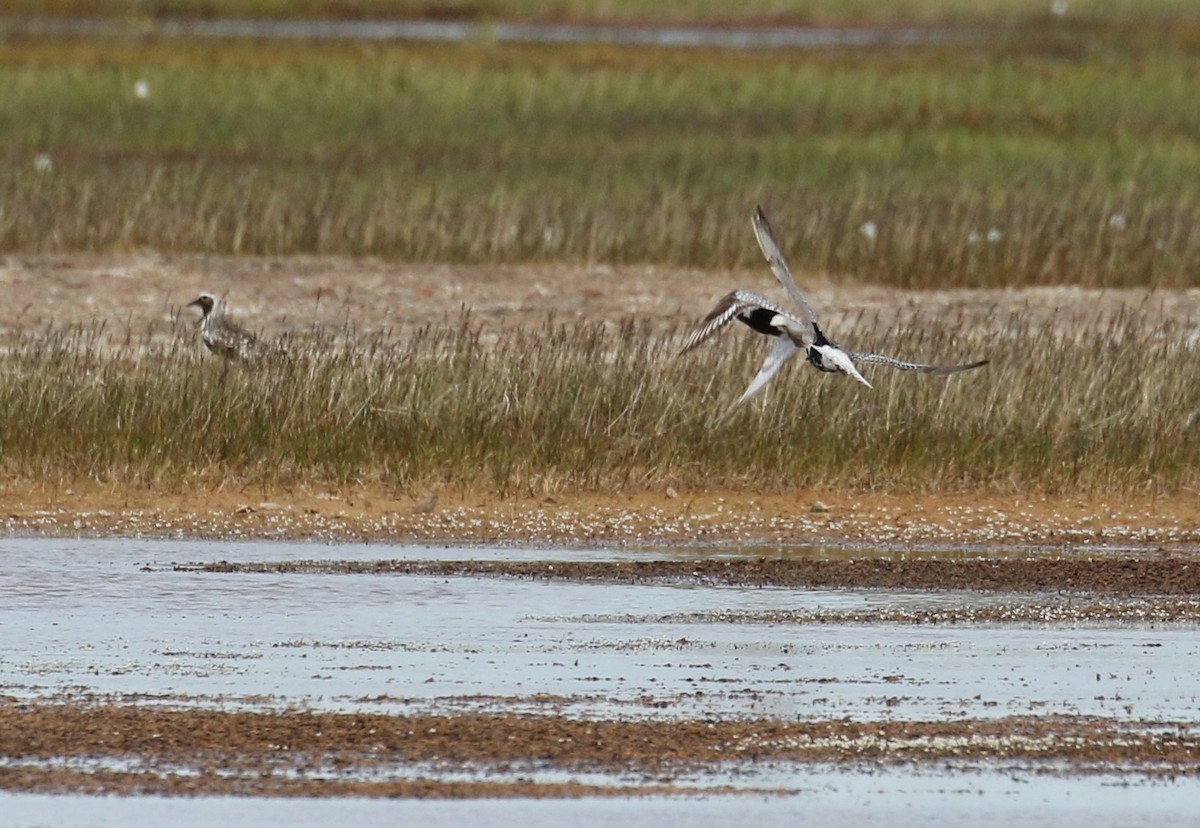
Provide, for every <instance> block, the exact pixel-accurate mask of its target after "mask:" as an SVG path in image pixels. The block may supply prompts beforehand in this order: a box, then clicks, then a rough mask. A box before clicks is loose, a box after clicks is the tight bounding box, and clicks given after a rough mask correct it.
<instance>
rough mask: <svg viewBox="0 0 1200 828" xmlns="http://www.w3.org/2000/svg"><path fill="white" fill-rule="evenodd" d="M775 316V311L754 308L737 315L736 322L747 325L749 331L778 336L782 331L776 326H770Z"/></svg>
mask: <svg viewBox="0 0 1200 828" xmlns="http://www.w3.org/2000/svg"><path fill="white" fill-rule="evenodd" d="M775 316H776V313H775V311H771V310H767V309H766V308H755V309H754V310H751V311H746V312H744V313H739V314H738V321H739V322H741V323H743V324H745V325H748V326H749V327H750V328H751V330H754V331H757V332H758V333H760V334H766V335H767V336H779V335H780V334H782V333H783V331H782V330H781V329H780V328H779V327H778V326H776V325H772V324H771V320H772V319H774V318H775Z"/></svg>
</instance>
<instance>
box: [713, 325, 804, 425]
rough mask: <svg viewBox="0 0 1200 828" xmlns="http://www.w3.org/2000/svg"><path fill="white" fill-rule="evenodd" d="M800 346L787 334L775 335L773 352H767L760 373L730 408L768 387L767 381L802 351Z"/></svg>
mask: <svg viewBox="0 0 1200 828" xmlns="http://www.w3.org/2000/svg"><path fill="white" fill-rule="evenodd" d="M800 350H801V349H800V346H799V345H797V344H796V343H795V342H793V341H792V340H791V338H789V337H786V336H777V337H775V344H774V345H772V346H771V353H769V354H767V358H766V359H764V360H763V364H762V367H761V368H759V369H758V375H757V376H755V377H754V379H753V380H752V381H751V383H750V387H749V388H747V389H746V393H744V394H742V396H741V397H739V398H738V401H737V402H735V403H734V404H733V406H732V407H731V408H730V410H731V411H732V410H733V409H734V408H737V407H738V406H740V405H742V404H743V403H745V402H746V401H747V400H749V399H750V398H751V397H753V396H754V395H755V394H757V393H758V392H759V391H761V390H763V389H764V388H766V386H767V383H769V382H770V381H771V379H772V378H773V377H774V376H775V375H776V374H778V373H779V369H780V368H782V367H783V366H784V365H785V364H786V363H787V361H788V360H789V359H791V358H792V357H794V356H795V355H796V354H798V353H800Z"/></svg>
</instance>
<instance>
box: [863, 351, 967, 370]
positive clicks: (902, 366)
mask: <svg viewBox="0 0 1200 828" xmlns="http://www.w3.org/2000/svg"><path fill="white" fill-rule="evenodd" d="M850 358H851V359H852V360H854V361H855V362H867V363H871V364H874V365H886V366H888V367H889V368H895V369H896V370H898V371H917V372H918V373H921V374H958V373H961V372H962V371H971V370H973V369H975V368H982V367H983V366H984V365H987V364H988V363H989V362H990V361H991V360H987V359H981V360H979V361H978V362H968V363H965V364H963V365H926V364H924V363H922V362H906V361H904V360H902V359H894V358H893V357H890V356H884V355H883V354H871V353H860V352H854V351H851V352H850Z"/></svg>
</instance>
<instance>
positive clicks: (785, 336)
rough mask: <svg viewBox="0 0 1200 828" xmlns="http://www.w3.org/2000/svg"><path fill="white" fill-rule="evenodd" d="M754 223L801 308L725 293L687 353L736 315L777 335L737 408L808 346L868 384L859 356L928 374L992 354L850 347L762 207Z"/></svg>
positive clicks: (831, 367) (819, 360)
mask: <svg viewBox="0 0 1200 828" xmlns="http://www.w3.org/2000/svg"><path fill="white" fill-rule="evenodd" d="M751 224H752V226H753V227H754V237H755V238H756V239H758V246H759V247H761V248H762V252H763V255H764V256H766V257H767V262H768V263H769V264H770V265H771V272H772V273H774V274H775V278H776V279H778V280H779V283H780V284H781V285H783V289H784V290H786V291H787V294H788V296H790V297H791V299H792V301H793V302H795V304H796V307H797V308H798V310H799V313H791V312H789V311H786V310H784V309H783V308H781V307H780V306H779V305H778V304H776V303H775V302H772V301H771V300H770V299H767V298H766V297H765V296H760V295H759V294H757V293H753V292H752V291H748V290H735V291H733V292H731V293H728V294H726V295H725V296H723V297H721V300H720V301H719V302H717V306H716V307H715V308H713V310H712V312H711V313H709V315H708V316H706V317H704V320H703V321H702V322H701V323H700V325H699V326H698V327H697V328H696V330H694V331H692V333H691V334H689V335H688V338H687V340H686V341H685V342H684V345H683V350H682V351H680V353H681V354H685V353H687V352H688V351H690V350H692V349H693V348H695V347H697V346H698V345H700V344H701V343H703V342H704V341H705V340H707V339H708V338H709V337H711V336H712V335H713V334H715V333H716V332H717V331H719V330H721V329H722V328H724V327H725V326H726V325H728V324H729V323H730V322H732V321H733V320H734V319H736V320H737V321H739V322H741V323H743V324H745V325H747V326H749V327H750V328H751V329H752V330H754V331H756V332H758V333H760V334H764V335H766V336H771V337H774V338H775V343H774V345H772V346H771V353H769V354H767V358H766V359H765V360H764V361H763V364H762V368H760V369H759V371H758V375H757V376H755V377H754V380H753V381H752V382H751V383H750V387H749V388H747V389H746V393H744V394H742V396H741V397H740V398H739V399H738V401H737V402H736V403H734V404H733V407H734V408H737V407H738V406H740V405H741V404H742V403H744V402H746V401H747V400H749V399H750V398H751V397H753V396H754V395H755V394H757V393H758V392H759V391H761V390H762V389H763V388H765V387H766V385H767V383H769V382H770V381H771V379H772V378H773V377H774V376H775V375H776V374H777V373H779V369H780V368H782V367H783V366H784V364H785V363H787V361H788V360H789V359H791V358H792V357H794V356H795V355H796V354H798V353H800V351H804V352H805V356H806V357H807V358H808V361H809V362H811V363H812V364H813V366H814V367H815V368H817V370H819V371H826V372H828V373H834V374H846V375H848V376H851V377H854V379H856V380H858V381H859V382H861V383H862V384H863V385H865V386H867V387H868V388H871V387H872V386H871V383H870V382H868V381H867V380H866V378H865V377H864V376H863V375H862V374H860V373H859V371H858V367H857V366H856V365H855V363H856V362H864V363H874V364H876V365H887V366H889V367H892V368H897V369H899V370H901V371H918V372H920V373H922V374H956V373H958V372H959V371H970V370H971V369H972V368H979V367H980V366H983V365H987V363H988V360H986V359H983V360H980V361H979V362H971V363H968V364H966V365H924V364H922V363H918V362H905V361H903V360H899V359H893V358H892V357H889V356H884V355H883V354H872V353H865V352H860V351H847V350H845V349H843V348H842V347H841V346H840V345H838V344H837V343H836V342H834V341H833V340H831V339H829V338H828V337H827V336H825V333H824V331H822V330H821V327H820V326H819V325H818V324H817V317H816V315H815V314H813V311H812V308H810V307H809V306H808V302H806V301H805V299H804V294H803V293H801V292H800V288H799V287H797V286H796V280H795V279H794V278H793V277H792V271H791V269H790V268H789V267H788V265H787V262H786V261H785V260H784V258H783V253H781V252H780V250H779V245H778V244H777V243H776V241H775V237H774V235H773V234H772V233H771V226H770V225H769V224H767V217H766V216H764V215H763V211H762V208H761V207H760V208H758V209H757V210H755V211H754V218H753V220H752V221H751Z"/></svg>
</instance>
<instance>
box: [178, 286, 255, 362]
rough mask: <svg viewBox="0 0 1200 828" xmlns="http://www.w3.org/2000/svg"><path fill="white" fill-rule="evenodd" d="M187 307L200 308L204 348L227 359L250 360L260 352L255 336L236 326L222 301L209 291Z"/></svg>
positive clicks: (201, 335)
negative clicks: (226, 312)
mask: <svg viewBox="0 0 1200 828" xmlns="http://www.w3.org/2000/svg"><path fill="white" fill-rule="evenodd" d="M187 306H188V307H189V308H190V307H197V308H200V313H201V314H202V316H201V319H200V338H201V339H202V340H203V341H204V346H205V347H206V348H208V350H209V351H211V352H212V353H214V354H216V355H217V356H222V357H225V358H226V359H249V358H250V357H252V356H255V355H256V353H257V352H258V347H259V346H258V340H257V339H256V338H255V337H254V334H252V333H250V332H249V331H247V330H245V329H243V328H241V327H239V326H238V325H236V324H234V322H233V320H231V319H230V318H229V317H228V316H227V315H226V314H225V309H224V308H223V307H221V300H220V299H218V298H217V297H216V296H214V295H213V294H211V293H208V292H207V291H206V292H204V293H201V294H200V295H199V296H197V297H196V298H195V299H193V300H192V301H191V302H188V304H187Z"/></svg>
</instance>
